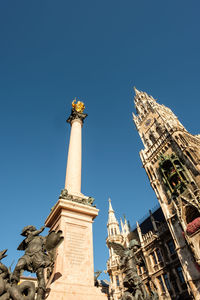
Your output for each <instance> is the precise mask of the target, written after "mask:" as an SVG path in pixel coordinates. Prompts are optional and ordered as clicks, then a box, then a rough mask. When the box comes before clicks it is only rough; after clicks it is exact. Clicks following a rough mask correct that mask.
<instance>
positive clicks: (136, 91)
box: [133, 86, 140, 95]
mask: <svg viewBox="0 0 200 300" xmlns="http://www.w3.org/2000/svg"><path fill="white" fill-rule="evenodd" d="M133 89H134V91H135V94H136V95H138V94H140V91H138V90H137V89H136V87H135V86H134V87H133Z"/></svg>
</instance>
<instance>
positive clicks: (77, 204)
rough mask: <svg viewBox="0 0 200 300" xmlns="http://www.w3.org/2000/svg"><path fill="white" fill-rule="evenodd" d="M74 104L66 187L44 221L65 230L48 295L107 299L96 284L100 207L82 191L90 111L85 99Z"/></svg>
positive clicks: (71, 299)
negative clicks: (83, 134) (95, 239)
mask: <svg viewBox="0 0 200 300" xmlns="http://www.w3.org/2000/svg"><path fill="white" fill-rule="evenodd" d="M73 104H74V106H73ZM72 107H73V108H72V112H71V115H70V117H69V118H68V120H67V122H68V123H70V124H71V135H70V143H69V151H68V161H67V171H66V181H65V189H64V190H62V192H61V195H60V197H59V200H58V201H57V203H56V204H55V205H54V207H53V208H52V210H51V212H50V214H49V216H48V217H47V219H46V222H45V225H46V226H47V227H49V228H50V231H52V230H62V232H63V236H64V241H63V243H62V244H61V245H60V246H59V247H58V248H57V253H56V260H55V265H54V270H53V273H52V274H51V276H50V278H49V280H48V283H47V288H48V289H49V291H50V293H49V296H48V297H47V299H48V300H66V299H67V300H94V299H95V300H107V296H106V295H105V294H103V293H102V292H101V290H100V289H98V288H97V287H95V286H94V263H93V237H92V224H93V220H94V219H95V217H96V216H97V215H98V209H96V208H95V207H94V206H92V203H93V198H90V197H86V196H84V195H83V194H81V131H82V125H83V121H84V119H85V118H86V116H87V115H86V114H83V107H84V104H83V103H82V102H80V101H79V102H78V103H77V104H76V105H75V103H74V102H73V103H72ZM81 108H82V109H81Z"/></svg>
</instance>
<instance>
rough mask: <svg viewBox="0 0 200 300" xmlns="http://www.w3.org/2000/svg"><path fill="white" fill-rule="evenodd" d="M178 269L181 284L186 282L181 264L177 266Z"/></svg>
mask: <svg viewBox="0 0 200 300" xmlns="http://www.w3.org/2000/svg"><path fill="white" fill-rule="evenodd" d="M176 271H177V274H178V277H179V280H180V282H181V284H184V283H185V279H184V276H183V271H182V268H181V266H179V267H177V268H176Z"/></svg>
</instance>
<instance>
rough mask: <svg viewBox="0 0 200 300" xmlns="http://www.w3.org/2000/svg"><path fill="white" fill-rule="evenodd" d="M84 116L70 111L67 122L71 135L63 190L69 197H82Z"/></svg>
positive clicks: (73, 110)
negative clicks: (69, 125)
mask: <svg viewBox="0 0 200 300" xmlns="http://www.w3.org/2000/svg"><path fill="white" fill-rule="evenodd" d="M86 117H87V115H86V114H83V113H80V112H77V111H76V110H75V109H72V112H71V115H70V117H69V118H68V120H67V122H68V123H70V124H71V134H70V142H69V150H68V160H67V170H66V178H65V189H66V190H67V191H68V193H69V194H70V195H73V196H78V197H82V196H83V195H82V194H81V165H82V126H83V121H84V119H85V118H86Z"/></svg>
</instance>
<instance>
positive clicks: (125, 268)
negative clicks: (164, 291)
mask: <svg viewBox="0 0 200 300" xmlns="http://www.w3.org/2000/svg"><path fill="white" fill-rule="evenodd" d="M109 247H112V248H113V250H114V252H115V253H116V254H117V255H119V256H120V268H121V270H122V272H123V274H124V278H123V285H124V288H125V292H124V293H123V296H122V298H121V300H157V299H158V295H157V293H155V292H152V294H151V295H148V294H147V291H146V289H145V286H144V284H143V282H142V279H141V278H140V276H138V273H137V265H140V266H141V265H143V264H144V261H143V260H142V259H138V258H137V256H136V255H135V252H136V251H137V250H138V249H139V247H140V245H139V243H138V241H137V240H135V239H133V240H131V241H130V243H129V246H128V247H127V248H125V247H123V246H122V245H121V244H118V243H114V242H110V243H109Z"/></svg>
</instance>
